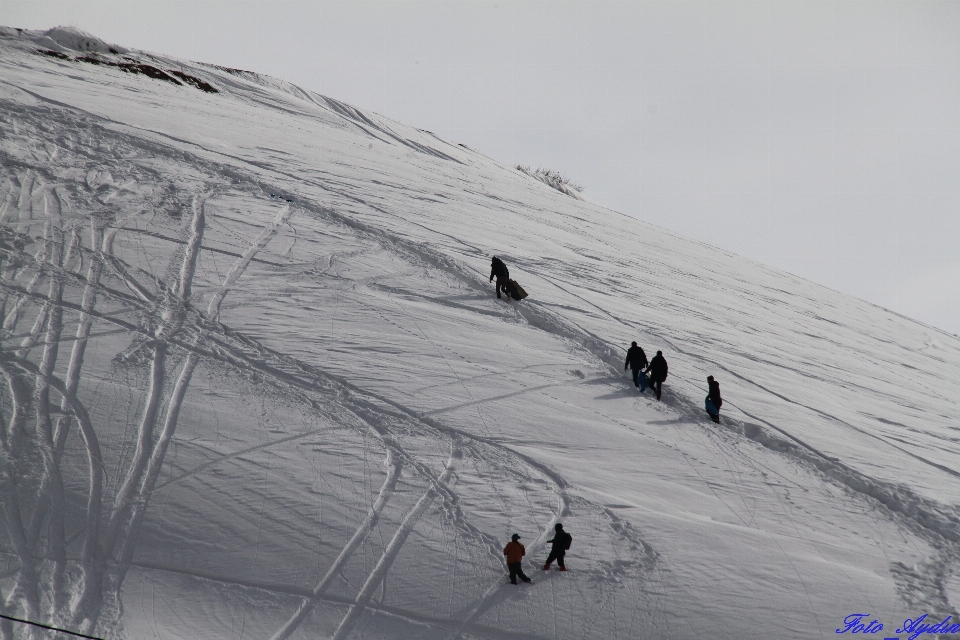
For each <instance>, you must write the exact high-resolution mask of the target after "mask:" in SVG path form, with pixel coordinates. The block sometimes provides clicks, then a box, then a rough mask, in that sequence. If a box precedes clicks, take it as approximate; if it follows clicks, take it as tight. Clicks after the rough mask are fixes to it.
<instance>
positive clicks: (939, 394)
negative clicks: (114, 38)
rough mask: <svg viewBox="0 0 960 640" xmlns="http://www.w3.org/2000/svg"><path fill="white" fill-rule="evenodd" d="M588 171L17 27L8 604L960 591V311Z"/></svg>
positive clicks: (471, 613)
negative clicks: (660, 224)
mask: <svg viewBox="0 0 960 640" xmlns="http://www.w3.org/2000/svg"><path fill="white" fill-rule="evenodd" d="M569 195H573V194H565V193H561V192H558V191H557V190H555V189H554V188H551V187H549V186H547V185H546V184H543V183H542V182H541V181H538V180H532V179H530V176H528V175H523V174H521V173H519V172H518V171H517V170H516V169H515V168H514V167H512V166H508V165H504V164H501V163H498V162H497V161H495V160H492V159H490V158H487V157H486V156H483V155H482V154H480V153H476V152H474V151H471V150H470V149H467V148H466V147H464V146H462V145H458V144H453V143H450V142H447V141H444V140H442V139H440V138H438V137H437V136H435V135H433V134H431V133H430V132H427V131H421V130H418V129H415V128H413V127H409V126H406V125H403V124H401V123H397V122H394V121H391V120H389V119H388V118H385V117H382V116H379V115H377V114H374V113H370V112H367V111H364V110H362V109H358V108H356V107H353V106H350V105H347V104H345V103H343V102H341V101H338V100H335V99H333V98H327V97H324V96H320V95H317V94H315V93H312V92H310V91H306V90H303V89H301V88H299V87H296V86H294V85H292V84H289V83H286V82H284V81H281V80H277V79H273V78H269V77H267V76H262V75H259V74H255V73H252V72H246V71H238V70H232V69H224V68H220V67H215V66H211V65H205V64H201V63H194V62H188V61H182V60H177V59H173V58H169V57H166V56H162V55H157V54H148V53H144V52H139V51H134V50H129V49H124V48H121V47H118V46H115V45H110V44H108V43H103V42H101V41H100V40H98V39H96V38H94V37H92V36H88V35H87V34H82V33H80V32H77V31H75V30H70V29H54V30H50V31H46V32H30V31H23V30H17V29H8V28H3V29H0V260H2V262H0V295H2V297H0V300H2V306H0V448H2V455H0V506H2V509H0V551H2V559H3V562H4V573H3V576H2V577H0V595H2V598H0V613H3V614H4V615H9V616H13V617H17V618H21V619H28V620H32V621H36V622H41V623H44V624H50V625H53V626H58V627H61V628H66V629H69V630H73V631H79V632H82V633H88V634H95V635H97V636H99V637H104V638H111V639H112V638H158V639H159V638H201V637H203V638H254V637H256V638H272V639H273V640H281V639H284V638H316V637H323V638H336V639H338V640H347V639H349V638H404V639H406V638H424V639H437V640H440V639H444V640H447V639H454V638H464V639H467V638H489V639H494V640H496V639H509V640H514V639H519V638H551V639H567V638H570V639H573V638H622V639H624V640H626V639H633V638H647V637H657V638H677V639H687V638H689V639H693V638H702V637H777V638H806V637H809V636H810V635H819V636H821V637H825V636H828V635H836V629H838V628H842V627H843V625H844V623H843V620H844V618H845V617H846V616H849V615H850V614H851V613H854V612H863V611H870V612H871V617H876V618H878V619H880V620H881V621H882V622H883V623H884V625H885V630H887V629H894V628H895V627H896V626H899V624H900V623H902V621H903V620H904V619H905V618H908V617H909V618H914V619H915V618H917V617H918V616H919V615H921V614H923V613H928V614H929V615H930V616H931V619H932V618H933V617H935V618H937V620H941V619H943V617H945V616H947V615H955V613H954V612H955V610H956V607H957V602H958V599H960V596H958V594H960V582H958V581H957V578H956V577H955V576H956V575H958V574H957V568H958V561H960V533H958V531H960V509H958V504H960V440H958V439H957V438H956V437H955V431H956V426H957V423H958V419H960V392H958V387H960V340H958V339H957V338H956V337H954V336H950V335H947V334H945V333H943V332H940V331H937V330H935V329H931V328H929V327H925V326H923V325H921V324H918V323H916V322H914V321H912V320H909V319H906V318H903V317H901V316H898V315H896V314H893V313H890V312H888V311H886V310H884V309H880V308H877V307H875V306H873V305H870V304H867V303H865V302H862V301H860V300H857V299H854V298H851V297H849V296H845V295H842V294H840V293H837V292H834V291H830V290H828V289H825V288H823V287H820V286H817V285H815V284H812V283H810V282H807V281H805V280H802V279H800V278H796V277H794V276H791V275H789V274H785V273H781V272H778V271H776V270H774V269H770V268H767V267H765V266H763V265H759V264H756V263H754V262H751V261H748V260H744V259H742V258H739V257H737V256H734V255H731V254H729V253H727V252H724V251H721V250H718V249H715V248H712V247H709V246H706V245H703V244H701V243H697V242H692V241H688V240H686V239H683V238H680V237H677V236H676V235H674V234H672V233H669V232H667V231H664V230H662V229H658V228H656V227H653V226H651V225H647V224H644V223H641V222H639V221H637V220H633V219H631V218H628V217H626V216H622V215H620V214H617V213H615V212H611V211H609V210H606V209H603V208H602V207H599V206H597V205H594V204H592V203H589V202H587V201H584V200H578V199H575V198H571V197H569ZM492 255H497V256H499V257H500V258H502V259H503V260H504V261H505V262H506V263H507V265H508V266H509V268H510V274H511V277H512V278H514V279H516V280H517V281H518V282H520V283H521V284H522V286H523V287H524V288H525V289H526V291H527V292H528V293H529V294H530V295H529V297H528V298H526V299H524V300H523V301H520V302H516V301H512V300H507V299H497V298H496V296H495V293H494V289H493V285H492V284H491V282H490V275H491V274H490V268H491V265H490V258H491V256H492ZM634 340H635V341H637V342H638V343H639V344H640V345H641V346H642V347H643V348H644V349H645V350H646V354H647V356H648V357H651V356H653V355H654V353H656V351H658V350H660V351H662V352H663V354H664V355H665V356H666V358H667V361H668V362H669V376H668V378H667V380H666V382H665V384H664V387H663V396H662V400H661V401H657V400H656V399H654V398H653V397H652V395H651V393H650V392H649V391H647V392H646V393H644V394H641V393H640V392H639V391H638V389H637V388H636V387H635V386H634V385H633V382H632V380H631V379H630V377H629V373H625V372H624V361H623V358H624V355H625V349H626V347H627V346H628V345H629V344H630V342H631V341H634ZM707 375H713V376H715V377H716V378H717V379H718V380H719V382H720V384H721V388H722V392H723V397H724V404H723V407H722V410H721V414H722V417H721V423H720V424H719V425H716V424H714V423H713V422H711V421H710V420H709V419H708V417H707V415H706V413H705V411H704V395H705V394H706V380H705V378H706V376H707ZM558 523H562V524H563V525H564V528H565V529H566V530H567V531H568V532H569V533H570V534H571V535H572V536H573V543H572V546H571V548H570V550H569V552H568V553H567V555H566V566H567V567H568V568H569V571H566V572H562V573H561V572H559V571H556V568H557V567H556V565H553V566H552V567H551V570H549V571H545V570H543V563H544V561H545V559H546V557H547V552H548V551H549V548H550V546H551V543H550V540H551V539H552V538H553V534H554V531H555V525H556V524H558ZM513 533H517V534H519V536H520V540H521V542H522V543H523V544H525V545H526V557H525V559H524V562H523V568H524V571H526V572H527V573H528V574H529V575H530V576H531V577H532V578H533V584H530V585H527V584H521V585H518V586H514V585H510V584H509V583H508V582H507V575H508V574H507V570H506V566H505V559H504V554H503V547H504V545H505V544H506V543H507V542H508V541H509V540H510V537H511V534H513ZM867 622H869V621H867ZM30 633H31V632H30V631H28V630H27V627H25V626H23V625H21V624H20V623H14V622H11V621H9V620H8V621H6V622H4V623H3V624H0V637H2V638H4V639H6V638H18V637H31V636H30ZM38 633H39V632H38ZM33 637H39V636H36V635H34V636H33Z"/></svg>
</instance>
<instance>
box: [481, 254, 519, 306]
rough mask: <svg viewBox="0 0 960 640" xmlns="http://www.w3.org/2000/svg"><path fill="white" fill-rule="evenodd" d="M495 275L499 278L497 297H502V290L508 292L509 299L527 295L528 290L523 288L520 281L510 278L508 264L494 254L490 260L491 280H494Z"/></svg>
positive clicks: (517, 298)
mask: <svg viewBox="0 0 960 640" xmlns="http://www.w3.org/2000/svg"><path fill="white" fill-rule="evenodd" d="M494 277H496V279H497V298H500V297H501V296H500V292H501V291H503V292H504V293H506V294H507V300H523V299H524V298H526V297H527V292H526V291H524V290H523V287H521V286H520V283H519V282H517V281H516V280H511V279H510V271H509V270H508V269H507V265H505V264H504V263H503V260H501V259H500V258H498V257H497V256H493V259H492V260H491V261H490V282H493V279H494Z"/></svg>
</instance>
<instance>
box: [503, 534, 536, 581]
mask: <svg viewBox="0 0 960 640" xmlns="http://www.w3.org/2000/svg"><path fill="white" fill-rule="evenodd" d="M503 555H505V556H507V569H509V570H510V584H517V578H518V577H519V578H520V579H521V580H523V581H524V582H530V578H528V577H527V576H526V574H524V573H523V556H525V555H527V550H526V549H525V548H524V546H523V543H521V542H520V536H518V535H517V534H513V535H512V536H510V542H508V543H507V546H505V547H504V548H503Z"/></svg>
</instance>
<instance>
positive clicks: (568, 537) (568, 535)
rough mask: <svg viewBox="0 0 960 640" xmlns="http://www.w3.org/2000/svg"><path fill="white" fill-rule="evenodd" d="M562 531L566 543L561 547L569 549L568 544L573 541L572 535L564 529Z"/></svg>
mask: <svg viewBox="0 0 960 640" xmlns="http://www.w3.org/2000/svg"><path fill="white" fill-rule="evenodd" d="M564 533H565V534H566V535H567V543H566V544H565V545H564V547H563V548H564V549H567V550H569V549H570V545H571V544H572V543H573V536H572V535H570V534H569V533H567V532H566V531H564Z"/></svg>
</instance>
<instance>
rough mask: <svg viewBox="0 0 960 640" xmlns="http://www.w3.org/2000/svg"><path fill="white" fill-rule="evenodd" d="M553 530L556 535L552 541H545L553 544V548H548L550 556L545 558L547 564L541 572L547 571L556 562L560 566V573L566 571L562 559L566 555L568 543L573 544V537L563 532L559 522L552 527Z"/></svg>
mask: <svg viewBox="0 0 960 640" xmlns="http://www.w3.org/2000/svg"><path fill="white" fill-rule="evenodd" d="M554 529H555V530H556V533H555V534H554V535H553V539H551V540H547V542H552V543H553V547H551V548H550V555H548V556H547V562H546V563H545V564H544V565H543V570H544V571H549V570H550V565H551V564H552V563H553V561H554V560H556V561H557V564H558V565H560V571H566V570H567V567H566V566H564V564H563V557H564V556H565V555H566V554H567V550H568V549H569V548H570V543H571V542H573V536H571V535H570V534H569V533H567V532H566V531H564V530H563V525H562V524H560V523H559V522H558V523H557V524H556V525H555V526H554Z"/></svg>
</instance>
